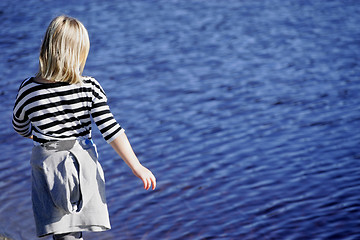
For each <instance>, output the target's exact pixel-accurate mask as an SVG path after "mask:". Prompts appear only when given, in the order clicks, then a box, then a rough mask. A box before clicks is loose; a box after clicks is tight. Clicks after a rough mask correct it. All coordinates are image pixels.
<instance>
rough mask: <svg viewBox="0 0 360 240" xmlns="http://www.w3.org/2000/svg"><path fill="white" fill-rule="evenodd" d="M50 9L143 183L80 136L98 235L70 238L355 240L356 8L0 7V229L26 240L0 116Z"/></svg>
mask: <svg viewBox="0 0 360 240" xmlns="http://www.w3.org/2000/svg"><path fill="white" fill-rule="evenodd" d="M59 14H68V15H71V16H74V17H77V18H78V19H80V20H81V21H82V22H83V23H84V25H85V26H86V27H87V29H88V31H89V34H90V41H91V49H90V54H89V58H88V62H87V65H86V69H85V74H86V75H91V76H94V77H96V78H97V79H98V80H99V81H100V82H101V84H102V85H103V87H104V89H105V91H106V92H107V95H108V98H109V104H110V107H111V109H112V111H113V113H114V114H115V115H116V118H117V120H118V121H119V123H121V125H122V126H123V127H124V128H125V129H126V132H127V135H128V137H129V139H130V141H131V143H132V145H133V148H134V150H135V152H136V153H137V155H138V157H139V159H140V160H141V161H142V162H143V164H144V165H145V166H147V167H149V168H150V169H151V170H152V171H153V172H154V174H155V175H156V177H157V179H158V188H157V190H156V191H154V192H150V191H148V192H146V191H144V190H143V189H142V184H141V182H140V180H138V179H137V178H135V177H134V176H133V175H132V173H131V171H130V170H129V168H128V167H127V166H126V165H125V164H124V163H122V162H121V160H120V159H119V157H117V156H116V154H115V152H114V151H113V150H112V149H111V147H110V146H109V145H107V144H106V142H105V141H104V140H103V139H102V137H101V135H100V133H99V132H98V130H94V139H95V142H96V143H97V145H98V149H99V152H100V159H101V163H102V165H103V167H104V170H105V174H106V179H107V199H108V205H109V210H110V217H111V222H112V227H113V229H112V230H111V231H108V232H104V233H86V234H85V239H92V240H95V239H97V240H111V239H116V240H117V239H120V240H130V239H150V240H153V239H181V240H183V239H185V240H187V239H244V240H247V239H249V240H252V239H254V240H255V239H256V240H263V239H274V240H281V239H286V240H287V239H289V240H292V239H298V240H302V239H306V240H308V239H346V240H355V239H360V134H359V133H360V132H359V124H360V111H359V110H360V78H359V76H360V27H359V26H360V2H359V1H356V0H353V1H351V0H343V1H340V0H337V1H335V0H327V1H323V0H312V1H305V0H301V1H300V0H299V1H291V0H290V1H282V0H264V1H253V0H242V1H240V0H224V1H217V0H160V1H145V0H144V1H140V0H135V1H116V2H115V1H101V0H93V1H85V0H80V1H66V2H65V1H64V2H62V1H50V0H44V1H35V0H27V1H24V0H19V1H10V0H3V1H1V2H0V49H1V54H0V70H1V75H0V101H1V102H2V104H1V105H0V130H1V136H0V143H1V147H2V154H1V156H0V192H1V194H0V233H2V234H5V235H8V236H11V237H12V238H14V239H17V240H19V239H26V240H31V239H36V237H35V227H34V220H33V217H32V210H31V199H30V165H29V156H30V153H31V146H32V143H31V142H30V141H29V140H28V139H22V138H21V137H20V136H18V135H17V134H16V133H15V132H14V131H13V130H12V127H11V114H12V107H13V103H14V98H15V96H16V91H17V88H18V86H19V84H20V82H21V81H22V80H23V79H24V78H26V77H28V76H32V75H33V74H34V73H35V72H36V70H37V61H38V60H37V59H38V50H39V47H40V43H41V39H42V37H43V34H44V32H45V29H46V27H47V25H48V23H49V21H50V20H51V19H52V18H53V17H55V16H57V15H59ZM95 128H96V127H95Z"/></svg>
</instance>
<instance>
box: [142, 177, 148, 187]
mask: <svg viewBox="0 0 360 240" xmlns="http://www.w3.org/2000/svg"><path fill="white" fill-rule="evenodd" d="M141 180H142V181H143V183H144V189H146V185H147V182H146V179H144V178H143V179H141Z"/></svg>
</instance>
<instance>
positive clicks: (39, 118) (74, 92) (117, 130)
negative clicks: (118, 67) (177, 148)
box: [13, 16, 156, 239]
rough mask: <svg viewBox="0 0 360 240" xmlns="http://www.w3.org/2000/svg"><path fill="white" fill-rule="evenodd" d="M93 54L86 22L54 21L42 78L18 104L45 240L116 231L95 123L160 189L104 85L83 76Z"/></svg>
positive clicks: (17, 125) (16, 118)
mask: <svg viewBox="0 0 360 240" xmlns="http://www.w3.org/2000/svg"><path fill="white" fill-rule="evenodd" d="M89 48H90V43H89V37H88V33H87V30H86V29H85V27H84V26H83V24H82V23H81V22H79V21H78V20H77V19H75V18H71V17H67V16H59V17H56V18H55V19H53V20H52V21H51V23H50V25H49V27H48V28H47V31H46V34H45V37H44V40H43V42H42V46H41V50H40V57H39V72H38V73H37V75H36V76H35V77H31V78H28V79H25V80H24V81H23V82H22V84H21V85H20V88H19V92H18V94H17V97H16V102H15V106H14V112H13V127H14V129H15V130H16V132H18V133H19V134H20V135H22V136H24V137H29V138H31V139H33V141H34V148H33V150H32V156H31V161H30V162H31V166H32V202H33V211H34V216H35V223H36V230H37V235H38V236H39V237H41V236H45V235H49V234H52V235H53V239H82V231H105V230H107V229H110V222H109V216H108V210H107V205H106V199H105V180H104V174H103V170H102V168H101V165H100V164H99V162H98V160H97V157H98V156H97V150H96V146H95V145H94V143H93V142H92V140H91V119H90V117H92V118H93V120H94V122H95V124H96V125H97V127H98V128H99V130H100V132H101V133H102V135H103V137H104V139H105V140H106V141H107V142H108V143H109V144H110V145H111V146H112V147H113V148H114V150H115V151H116V152H117V153H118V154H119V156H120V157H121V158H122V159H123V160H124V161H125V162H126V164H127V165H128V166H129V167H130V168H131V170H132V171H133V173H134V174H135V176H137V177H139V178H140V179H141V180H142V181H143V183H144V188H145V189H146V190H148V189H149V188H150V187H151V185H152V189H153V190H154V189H155V187H156V179H155V177H154V175H153V174H152V173H151V171H150V170H148V169H147V168H145V167H144V166H142V165H141V164H140V162H139V161H138V159H137V157H136V155H135V154H134V151H133V150H132V147H131V145H130V143H129V141H128V139H127V137H126V135H125V133H124V129H122V128H121V127H120V125H119V124H118V123H117V122H116V120H115V119H114V117H113V115H112V113H111V112H110V109H109V106H108V104H107V98H106V94H105V92H104V90H103V88H102V87H101V85H100V84H99V82H97V81H96V80H95V79H94V78H91V77H83V76H82V75H81V74H82V71H83V69H84V66H85V62H86V59H87V56H88V52H89Z"/></svg>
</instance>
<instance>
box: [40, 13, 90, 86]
mask: <svg viewBox="0 0 360 240" xmlns="http://www.w3.org/2000/svg"><path fill="white" fill-rule="evenodd" d="M89 49H90V41H89V35H88V32H87V30H86V28H85V27H84V25H83V24H82V23H81V22H80V21H79V20H77V19H75V18H72V17H68V16H58V17H56V18H54V19H53V20H52V21H51V23H50V25H49V27H48V28H47V30H46V33H45V36H44V40H43V42H42V45H41V49H40V56H39V71H38V73H37V76H38V77H42V78H44V79H47V80H50V81H55V82H69V83H70V84H75V83H79V82H81V80H82V76H81V74H82V72H83V70H84V67H85V63H86V59H87V56H88V53H89Z"/></svg>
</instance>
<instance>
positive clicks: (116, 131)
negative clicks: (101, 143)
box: [91, 79, 125, 143]
mask: <svg viewBox="0 0 360 240" xmlns="http://www.w3.org/2000/svg"><path fill="white" fill-rule="evenodd" d="M92 95H93V96H92V107H91V116H92V118H93V120H94V122H95V124H96V126H97V127H98V128H99V130H100V132H101V134H102V136H103V138H104V139H105V141H106V142H107V143H110V142H112V141H113V140H114V139H115V138H117V137H118V136H119V135H120V134H122V133H123V132H124V131H125V130H124V129H123V128H122V127H121V126H120V125H119V124H118V123H117V121H116V120H115V118H114V115H113V114H112V112H111V111H110V107H109V105H108V103H107V97H106V94H105V91H104V89H103V88H102V87H101V85H100V84H99V83H98V82H97V81H96V80H95V79H92Z"/></svg>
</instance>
